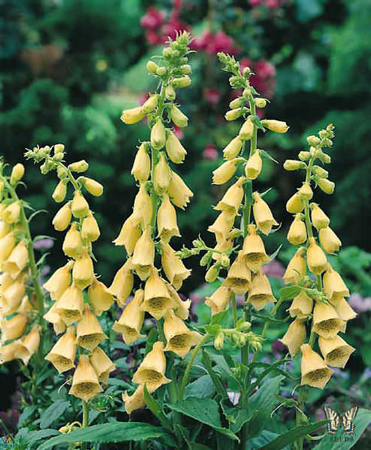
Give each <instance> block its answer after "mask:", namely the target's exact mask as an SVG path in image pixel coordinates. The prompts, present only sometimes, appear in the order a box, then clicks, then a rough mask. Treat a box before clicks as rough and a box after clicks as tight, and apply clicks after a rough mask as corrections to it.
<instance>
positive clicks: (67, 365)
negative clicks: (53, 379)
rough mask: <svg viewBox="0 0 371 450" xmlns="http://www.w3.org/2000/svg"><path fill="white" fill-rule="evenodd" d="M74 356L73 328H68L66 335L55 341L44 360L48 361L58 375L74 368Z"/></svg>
mask: <svg viewBox="0 0 371 450" xmlns="http://www.w3.org/2000/svg"><path fill="white" fill-rule="evenodd" d="M75 356H76V338H75V327H68V328H67V331H66V333H65V334H64V335H63V336H62V337H61V338H60V339H59V340H58V341H57V343H56V344H55V345H54V347H53V348H52V349H51V350H50V352H49V353H48V354H47V355H46V356H45V359H46V360H47V361H50V362H51V363H52V364H53V366H54V367H55V368H56V369H57V370H58V372H59V373H63V372H66V371H67V370H70V369H73V368H74V367H75Z"/></svg>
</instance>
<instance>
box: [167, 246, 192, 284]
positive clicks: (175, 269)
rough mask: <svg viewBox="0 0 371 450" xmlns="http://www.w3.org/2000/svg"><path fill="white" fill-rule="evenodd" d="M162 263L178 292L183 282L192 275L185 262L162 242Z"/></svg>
mask: <svg viewBox="0 0 371 450" xmlns="http://www.w3.org/2000/svg"><path fill="white" fill-rule="evenodd" d="M160 248H161V263H162V267H163V270H164V272H165V275H166V277H167V279H168V280H169V281H170V283H171V284H172V285H173V286H174V288H175V289H176V290H178V289H180V288H181V287H182V284H183V281H184V280H185V279H186V278H188V277H189V276H190V275H191V271H190V270H188V269H187V268H186V267H185V265H184V264H183V261H182V260H181V259H180V258H179V257H178V256H176V254H175V251H174V250H173V249H172V248H171V247H170V245H169V244H167V243H166V242H162V241H161V242H160Z"/></svg>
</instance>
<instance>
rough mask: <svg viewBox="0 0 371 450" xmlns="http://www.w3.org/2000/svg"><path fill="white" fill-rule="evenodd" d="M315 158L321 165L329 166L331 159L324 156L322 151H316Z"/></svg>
mask: <svg viewBox="0 0 371 450" xmlns="http://www.w3.org/2000/svg"><path fill="white" fill-rule="evenodd" d="M316 156H317V158H318V159H319V160H320V161H321V162H322V163H323V164H330V162H331V157H330V156H329V155H326V153H324V152H323V151H322V150H319V151H317V152H316Z"/></svg>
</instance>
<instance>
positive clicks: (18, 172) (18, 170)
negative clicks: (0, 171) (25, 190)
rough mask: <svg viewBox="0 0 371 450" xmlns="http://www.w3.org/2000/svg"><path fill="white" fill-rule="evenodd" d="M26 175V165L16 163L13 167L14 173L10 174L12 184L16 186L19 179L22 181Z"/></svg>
mask: <svg viewBox="0 0 371 450" xmlns="http://www.w3.org/2000/svg"><path fill="white" fill-rule="evenodd" d="M23 175H24V165H23V164H20V163H18V164H16V165H15V166H14V167H13V170H12V173H11V175H10V184H11V185H12V186H15V185H16V184H17V183H18V181H20V180H21V179H22V178H23Z"/></svg>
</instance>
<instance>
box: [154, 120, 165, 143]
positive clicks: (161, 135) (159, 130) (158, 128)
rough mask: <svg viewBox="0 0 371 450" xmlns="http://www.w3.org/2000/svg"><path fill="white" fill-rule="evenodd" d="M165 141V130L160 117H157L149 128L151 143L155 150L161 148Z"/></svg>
mask: <svg viewBox="0 0 371 450" xmlns="http://www.w3.org/2000/svg"><path fill="white" fill-rule="evenodd" d="M165 142H166V130H165V127H164V124H163V123H162V121H161V119H157V121H156V123H155V124H154V126H153V127H152V130H151V145H152V147H153V148H154V149H155V150H161V149H162V148H163V147H164V145H165Z"/></svg>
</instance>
